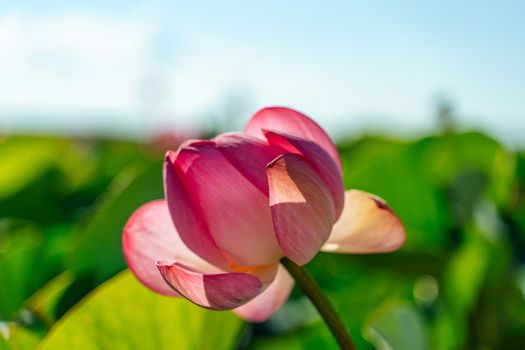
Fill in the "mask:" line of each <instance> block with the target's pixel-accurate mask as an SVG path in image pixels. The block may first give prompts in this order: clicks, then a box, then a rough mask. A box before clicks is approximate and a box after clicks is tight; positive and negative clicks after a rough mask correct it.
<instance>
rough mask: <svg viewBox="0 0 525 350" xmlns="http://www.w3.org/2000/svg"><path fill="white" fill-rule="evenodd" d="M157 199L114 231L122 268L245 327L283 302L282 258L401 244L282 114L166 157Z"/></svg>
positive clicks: (394, 225) (369, 200) (392, 223)
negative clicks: (228, 312)
mask: <svg viewBox="0 0 525 350" xmlns="http://www.w3.org/2000/svg"><path fill="white" fill-rule="evenodd" d="M164 189H165V196H166V198H165V199H164V200H157V201H153V202H150V203H147V204H144V205H143V206H141V207H140V208H139V209H137V210H136V211H135V213H134V214H133V215H132V216H131V217H130V219H129V221H128V223H127V224H126V226H125V228H124V234H123V246H124V253H125V257H126V260H127V262H128V265H129V267H130V269H131V270H132V272H133V273H134V274H135V276H136V277H137V278H138V279H139V280H140V281H141V282H142V283H143V284H144V285H145V286H147V287H148V288H150V289H151V290H153V291H155V292H158V293H160V294H164V295H170V296H183V297H185V298H187V299H188V300H190V301H192V302H193V303H195V304H197V305H200V306H203V307H206V308H210V309H215V310H225V309H233V310H234V312H236V313H237V314H239V315H240V316H241V317H243V318H245V319H248V320H251V321H263V320H265V319H267V318H268V317H269V316H271V314H272V313H274V312H275V311H276V310H277V309H278V308H279V307H280V306H281V305H282V304H283V303H284V302H285V301H286V299H287V298H288V295H289V293H290V291H291V289H292V286H293V283H294V282H293V279H292V278H291V276H290V275H289V274H288V272H287V271H286V270H285V269H284V267H283V266H282V265H281V264H280V263H279V261H280V259H281V258H283V257H287V258H288V259H290V260H292V261H294V262H295V263H296V264H298V265H304V264H306V263H307V262H309V261H310V260H312V258H313V257H314V256H315V255H316V254H317V252H318V251H319V250H323V251H330V252H336V253H378V252H389V251H393V250H395V249H398V248H399V247H400V246H401V245H402V244H403V242H404V239H405V231H404V228H403V226H402V224H401V222H400V221H399V219H398V218H397V217H396V215H395V214H394V213H393V212H392V211H391V210H390V209H389V208H388V206H387V205H386V204H385V202H384V201H382V200H381V199H379V198H378V197H376V196H373V195H371V194H368V193H365V192H362V191H358V190H350V191H347V192H346V193H345V190H344V187H343V181H342V170H341V163H340V160H339V156H338V153H337V150H336V148H335V146H334V144H333V143H332V141H331V140H330V138H329V137H328V135H327V134H326V133H325V132H324V131H323V130H322V129H321V127H319V126H318V125H317V124H316V123H315V122H314V121H312V120H311V119H310V118H308V117H307V116H305V115H303V114H301V113H299V112H297V111H295V110H292V109H288V108H278V107H274V108H266V109H263V110H261V111H259V112H257V113H256V114H255V115H254V116H253V117H252V118H251V120H250V122H249V123H248V126H247V127H246V130H245V132H244V133H227V134H222V135H219V136H217V137H216V138H215V139H212V140H205V141H202V140H198V141H194V140H192V141H188V142H186V143H184V144H183V145H181V146H180V147H179V149H178V150H177V151H176V152H173V151H169V152H168V153H167V155H166V159H165V164H164Z"/></svg>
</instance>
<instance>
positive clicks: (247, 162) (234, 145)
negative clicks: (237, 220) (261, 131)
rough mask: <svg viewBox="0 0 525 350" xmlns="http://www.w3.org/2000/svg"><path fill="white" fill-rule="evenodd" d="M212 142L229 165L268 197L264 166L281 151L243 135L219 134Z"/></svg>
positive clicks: (262, 141)
mask: <svg viewBox="0 0 525 350" xmlns="http://www.w3.org/2000/svg"><path fill="white" fill-rule="evenodd" d="M214 140H215V142H216V143H217V146H218V149H219V151H220V152H221V153H222V155H223V156H224V157H225V158H226V159H227V160H228V161H229V162H230V163H231V165H233V166H234V167H235V169H237V170H238V171H239V172H240V173H241V174H242V175H243V176H244V177H245V178H246V179H247V180H248V181H250V182H251V183H252V184H253V185H254V186H255V187H257V188H258V189H259V190H260V191H261V192H263V193H264V194H266V195H268V179H267V178H266V165H268V163H270V162H271V161H272V160H273V159H275V158H276V157H277V156H278V155H280V154H282V153H283V152H282V150H281V149H280V148H279V147H275V146H272V145H269V144H268V143H267V142H265V141H264V140H260V139H258V138H255V137H253V136H250V135H247V134H243V133H226V134H221V135H219V136H217V137H216V138H215V139H214Z"/></svg>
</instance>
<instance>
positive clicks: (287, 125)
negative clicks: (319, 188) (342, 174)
mask: <svg viewBox="0 0 525 350" xmlns="http://www.w3.org/2000/svg"><path fill="white" fill-rule="evenodd" d="M263 130H271V131H277V132H279V133H285V134H289V135H293V136H298V137H301V138H303V139H306V140H310V141H313V142H315V143H317V144H318V145H319V146H321V147H322V148H323V149H324V150H325V151H326V152H327V153H328V154H329V155H330V156H331V157H332V158H333V159H334V161H335V163H336V164H337V166H338V167H339V168H340V163H341V161H340V160H339V154H338V153H337V149H336V148H335V145H334V143H333V142H332V140H331V139H330V137H329V136H328V135H327V134H326V132H325V131H324V130H323V129H322V128H321V127H320V126H319V125H318V124H317V123H316V122H314V121H313V120H312V119H310V118H309V117H307V116H306V115H304V114H302V113H301V112H298V111H296V110H294V109H291V108H286V107H268V108H264V109H261V110H260V111H258V112H257V113H255V114H254V115H253V117H252V118H251V119H250V121H249V122H248V125H247V126H246V130H245V131H246V133H248V134H250V135H253V136H255V137H258V138H261V139H262V138H264V135H263Z"/></svg>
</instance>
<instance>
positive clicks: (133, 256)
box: [122, 200, 209, 296]
mask: <svg viewBox="0 0 525 350" xmlns="http://www.w3.org/2000/svg"><path fill="white" fill-rule="evenodd" d="M122 245H123V248H124V257H125V258H126V261H127V263H128V266H129V268H130V269H131V271H132V272H133V274H134V275H135V276H136V277H137V278H138V279H139V281H141V282H142V283H143V284H144V285H145V286H147V287H148V288H150V289H151V290H153V291H155V292H157V293H161V294H164V295H172V296H178V295H179V294H178V293H177V292H175V291H174V290H173V289H172V288H170V287H169V285H168V284H166V282H165V281H164V279H163V278H162V275H161V274H160V273H159V271H158V269H157V266H156V265H155V261H157V260H158V259H166V260H176V261H181V262H183V263H185V264H191V265H192V266H197V267H200V268H207V269H209V264H207V263H206V262H205V261H204V260H202V259H201V258H200V257H198V256H197V255H196V254H195V253H193V252H192V251H191V250H189V248H188V247H187V246H186V245H185V244H184V243H183V242H182V240H181V239H180V237H179V234H178V233H177V231H176V230H175V226H173V222H172V221H171V217H170V213H169V210H168V206H167V204H166V201H164V200H157V201H153V202H149V203H146V204H144V205H142V206H141V207H140V208H138V209H137V210H136V211H135V212H134V213H133V215H131V217H130V218H129V220H128V222H127V224H126V226H125V227H124V233H123V236H122Z"/></svg>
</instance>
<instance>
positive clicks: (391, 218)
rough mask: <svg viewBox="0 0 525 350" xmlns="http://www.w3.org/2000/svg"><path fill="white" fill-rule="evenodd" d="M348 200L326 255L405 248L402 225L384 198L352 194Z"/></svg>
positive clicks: (350, 193) (352, 192) (325, 248)
mask: <svg viewBox="0 0 525 350" xmlns="http://www.w3.org/2000/svg"><path fill="white" fill-rule="evenodd" d="M345 196H346V199H345V208H344V210H343V214H342V215H341V218H340V219H339V221H337V223H336V224H335V226H334V228H333V230H332V233H331V235H330V237H329V238H328V241H327V243H326V244H325V245H324V246H323V248H322V250H323V251H326V252H335V253H384V252H391V251H393V250H396V249H398V248H400V247H401V246H402V245H403V243H404V241H405V229H404V227H403V224H402V223H401V221H400V220H399V218H398V217H397V216H396V215H395V214H394V213H393V212H392V210H391V209H390V208H389V207H388V206H387V205H386V203H385V202H384V201H383V200H382V199H381V198H379V197H377V196H374V195H373V194H370V193H366V192H363V191H359V190H349V191H347V192H346V195H345Z"/></svg>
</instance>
